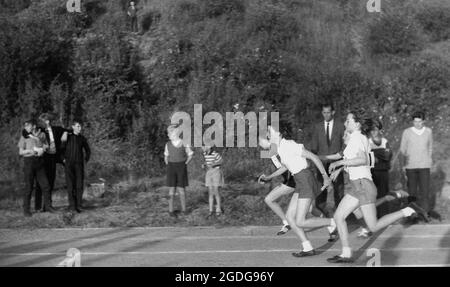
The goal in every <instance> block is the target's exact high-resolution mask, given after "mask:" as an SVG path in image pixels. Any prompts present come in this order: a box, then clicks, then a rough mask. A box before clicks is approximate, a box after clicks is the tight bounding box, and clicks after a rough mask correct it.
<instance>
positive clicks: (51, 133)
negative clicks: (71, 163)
mask: <svg viewBox="0 0 450 287" xmlns="http://www.w3.org/2000/svg"><path fill="white" fill-rule="evenodd" d="M39 120H40V121H41V123H42V125H43V126H44V131H45V136H46V138H47V141H48V143H49V148H48V149H47V151H46V152H45V154H44V162H45V171H46V173H47V178H48V183H49V185H50V202H51V199H52V193H53V189H54V187H55V178H56V164H57V163H59V164H62V165H64V163H63V159H62V154H61V137H62V135H63V134H64V132H66V131H67V129H65V128H63V127H60V126H53V125H52V124H51V122H52V120H53V116H52V115H50V114H48V113H44V114H41V115H40V116H39ZM38 189H39V188H38Z"/></svg>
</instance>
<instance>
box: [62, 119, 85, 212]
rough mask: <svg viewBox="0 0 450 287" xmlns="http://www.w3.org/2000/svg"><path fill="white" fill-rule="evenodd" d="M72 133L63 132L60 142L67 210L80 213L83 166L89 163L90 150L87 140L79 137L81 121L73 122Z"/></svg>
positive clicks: (81, 136)
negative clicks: (67, 200)
mask: <svg viewBox="0 0 450 287" xmlns="http://www.w3.org/2000/svg"><path fill="white" fill-rule="evenodd" d="M72 129H73V132H72V133H68V132H64V134H63V136H62V138H61V141H62V148H63V155H64V164H65V169H66V183H67V195H68V199H69V210H71V211H76V212H78V213H80V212H82V208H83V206H82V199H83V181H84V164H85V162H86V163H87V162H88V161H89V158H90V156H91V150H90V148H89V144H88V142H87V139H86V138H85V137H84V136H83V135H81V121H78V120H74V121H73V123H72Z"/></svg>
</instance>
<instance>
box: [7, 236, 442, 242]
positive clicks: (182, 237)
mask: <svg viewBox="0 0 450 287" xmlns="http://www.w3.org/2000/svg"><path fill="white" fill-rule="evenodd" d="M350 235H351V234H350ZM308 237H309V238H315V239H328V238H329V237H328V235H326V236H320V235H310V236H308ZM378 238H450V235H439V234H436V235H413V234H411V235H400V236H390V235H387V234H385V235H380V236H377V239H378ZM109 239H114V237H105V238H102V237H97V238H82V239H76V240H77V241H88V242H89V241H94V242H95V241H102V240H109ZM217 239H277V240H278V239H290V240H292V239H297V237H295V236H292V235H288V236H275V235H231V236H172V237H162V236H160V237H158V236H145V237H142V235H140V236H137V237H136V238H127V239H126V240H127V241H142V242H145V241H155V240H172V241H174V240H217ZM367 239H370V237H369V238H365V239H360V240H367ZM65 240H68V239H67V238H61V239H51V240H42V239H39V240H33V239H30V240H20V242H21V243H31V242H43V241H45V242H58V241H65ZM0 243H11V241H9V240H3V239H2V240H0ZM14 243H16V242H14Z"/></svg>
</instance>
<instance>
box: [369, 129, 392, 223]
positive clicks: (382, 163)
mask: <svg viewBox="0 0 450 287" xmlns="http://www.w3.org/2000/svg"><path fill="white" fill-rule="evenodd" d="M382 128H383V126H382V124H381V122H380V121H378V120H373V127H372V130H371V131H370V138H369V144H370V150H371V152H373V154H374V156H375V163H374V167H373V168H372V169H371V172H372V179H373V183H374V184H375V186H376V187H377V199H380V198H383V197H385V196H386V195H387V194H388V193H389V169H390V168H391V159H392V151H391V149H390V147H389V144H388V141H387V139H385V138H384V137H382V135H381V132H380V130H381V129H382ZM388 213H389V204H384V205H380V206H379V207H378V212H377V215H378V217H382V216H383V215H385V214H388Z"/></svg>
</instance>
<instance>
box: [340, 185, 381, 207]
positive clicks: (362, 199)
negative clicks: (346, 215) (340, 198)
mask: <svg viewBox="0 0 450 287" xmlns="http://www.w3.org/2000/svg"><path fill="white" fill-rule="evenodd" d="M345 194H348V195H351V196H353V197H355V198H357V199H358V200H359V205H366V204H374V203H375V202H376V201H377V188H376V187H375V184H374V183H373V181H371V180H369V179H367V178H361V179H357V180H350V183H349V184H347V183H346V184H345Z"/></svg>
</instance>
